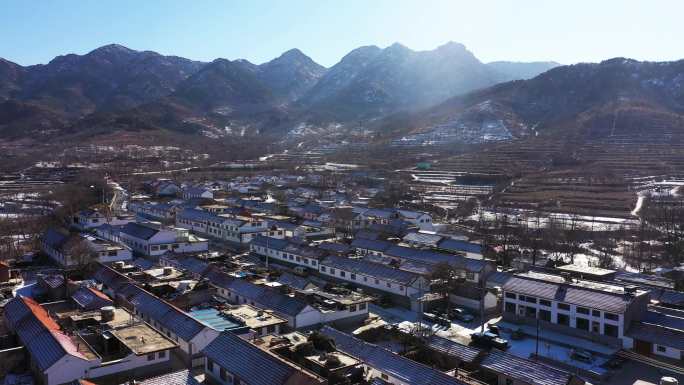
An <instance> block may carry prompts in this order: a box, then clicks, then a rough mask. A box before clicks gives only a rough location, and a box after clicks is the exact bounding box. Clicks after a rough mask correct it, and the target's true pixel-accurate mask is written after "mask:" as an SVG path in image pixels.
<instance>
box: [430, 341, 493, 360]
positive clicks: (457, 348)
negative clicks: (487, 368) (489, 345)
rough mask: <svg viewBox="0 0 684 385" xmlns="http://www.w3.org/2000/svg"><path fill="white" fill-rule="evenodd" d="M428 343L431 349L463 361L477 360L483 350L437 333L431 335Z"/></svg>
mask: <svg viewBox="0 0 684 385" xmlns="http://www.w3.org/2000/svg"><path fill="white" fill-rule="evenodd" d="M427 344H428V346H429V347H430V348H431V349H434V350H436V351H438V352H441V353H444V354H447V355H449V356H452V357H456V358H458V359H459V360H461V361H463V362H473V361H475V359H476V358H477V357H478V356H479V355H480V352H481V351H480V349H477V348H474V347H471V346H467V345H463V344H459V343H458V342H456V341H452V340H450V339H447V338H443V337H440V336H437V335H434V336H432V337H430V339H429V340H428V342H427Z"/></svg>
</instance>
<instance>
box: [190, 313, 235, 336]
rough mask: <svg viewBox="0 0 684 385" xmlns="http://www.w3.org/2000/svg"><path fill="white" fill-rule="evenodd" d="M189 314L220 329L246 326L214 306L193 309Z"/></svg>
mask: <svg viewBox="0 0 684 385" xmlns="http://www.w3.org/2000/svg"><path fill="white" fill-rule="evenodd" d="M188 314H190V316H192V317H193V318H195V319H198V320H200V321H202V322H204V323H205V324H207V325H209V326H211V328H213V329H215V330H219V331H224V330H235V329H239V328H242V327H243V326H244V324H240V323H238V322H237V320H235V319H232V318H230V317H227V316H225V315H224V314H222V313H221V312H220V311H218V310H216V309H214V308H208V309H199V310H193V311H191V312H189V313H188Z"/></svg>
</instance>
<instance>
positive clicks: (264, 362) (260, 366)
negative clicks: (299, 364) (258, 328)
mask: <svg viewBox="0 0 684 385" xmlns="http://www.w3.org/2000/svg"><path fill="white" fill-rule="evenodd" d="M203 352H204V353H205V354H206V356H207V358H209V359H211V360H212V361H213V362H214V363H215V364H216V365H218V366H220V367H222V368H224V369H225V370H227V371H228V372H230V373H232V374H234V375H236V376H237V377H239V378H241V379H244V380H245V381H246V382H247V383H248V384H250V385H280V384H286V383H287V382H288V380H289V379H290V377H292V375H293V374H294V373H295V371H296V369H295V368H293V367H291V366H289V365H287V364H286V363H285V362H283V361H281V360H279V359H278V358H276V357H274V356H272V355H271V354H269V353H267V352H265V351H263V350H261V349H259V348H258V347H256V346H254V345H252V344H251V343H249V342H247V341H245V340H243V339H242V338H240V337H238V336H236V335H234V334H232V333H229V332H224V333H221V335H219V336H218V337H217V338H216V339H214V341H212V342H211V343H210V344H209V345H208V346H207V347H206V348H204V350H203Z"/></svg>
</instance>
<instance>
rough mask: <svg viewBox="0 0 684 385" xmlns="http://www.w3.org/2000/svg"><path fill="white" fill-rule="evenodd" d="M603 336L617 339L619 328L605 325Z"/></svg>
mask: <svg viewBox="0 0 684 385" xmlns="http://www.w3.org/2000/svg"><path fill="white" fill-rule="evenodd" d="M603 334H604V335H607V336H610V337H617V336H618V327H617V326H615V325H609V324H604V325H603Z"/></svg>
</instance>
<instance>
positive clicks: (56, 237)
mask: <svg viewBox="0 0 684 385" xmlns="http://www.w3.org/2000/svg"><path fill="white" fill-rule="evenodd" d="M70 238H71V235H70V234H68V233H65V232H62V231H60V230H57V229H54V228H49V229H47V231H46V232H45V234H43V236H42V237H41V239H40V244H41V248H42V250H43V252H44V253H45V254H47V255H48V257H50V259H52V260H53V261H55V262H57V263H58V264H60V265H62V266H65V265H68V264H69V262H68V259H69V256H68V254H69V252H68V250H67V248H66V246H67V242H68V241H69V239H70Z"/></svg>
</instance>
